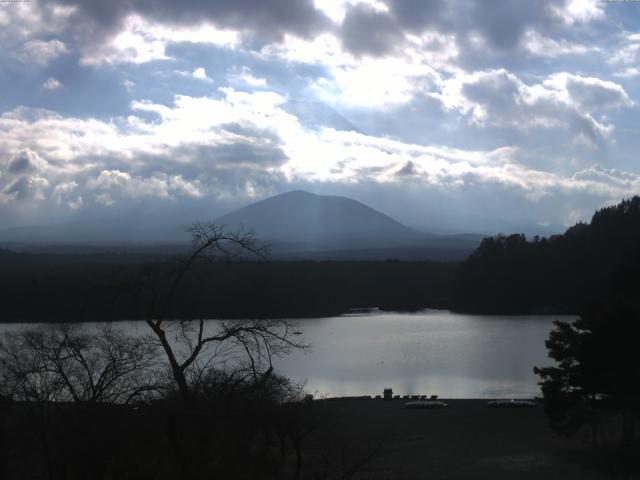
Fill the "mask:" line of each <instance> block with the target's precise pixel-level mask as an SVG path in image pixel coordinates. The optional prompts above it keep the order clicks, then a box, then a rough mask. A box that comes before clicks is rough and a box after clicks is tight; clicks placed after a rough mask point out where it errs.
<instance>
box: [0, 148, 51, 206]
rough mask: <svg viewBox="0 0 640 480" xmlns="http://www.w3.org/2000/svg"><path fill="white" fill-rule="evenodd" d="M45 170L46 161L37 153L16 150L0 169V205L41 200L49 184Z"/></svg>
mask: <svg viewBox="0 0 640 480" xmlns="http://www.w3.org/2000/svg"><path fill="white" fill-rule="evenodd" d="M45 170H46V162H44V161H43V160H42V159H40V158H39V156H38V154H37V153H35V152H33V151H31V150H29V149H23V150H19V151H17V152H16V153H15V154H14V155H13V156H11V157H10V158H9V160H8V161H7V162H6V164H5V166H4V169H2V170H0V205H6V204H8V203H14V202H17V203H25V202H29V201H39V200H43V199H44V198H45V196H44V195H45V190H46V189H47V187H48V186H49V182H48V180H47V179H46V178H44V176H45V175H46V172H45Z"/></svg>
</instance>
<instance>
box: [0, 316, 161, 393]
mask: <svg viewBox="0 0 640 480" xmlns="http://www.w3.org/2000/svg"><path fill="white" fill-rule="evenodd" d="M157 365H158V355H157V349H156V347H155V345H153V343H150V342H149V341H148V339H145V338H141V337H132V336H128V335H126V334H124V333H123V332H122V331H121V330H119V329H117V328H113V326H112V325H111V324H107V325H105V326H104V327H102V328H100V329H98V331H96V332H90V331H88V330H87V329H82V328H81V327H79V326H77V325H69V324H49V325H43V326H40V327H36V328H28V329H23V330H20V331H18V332H10V333H7V334H5V338H4V340H3V341H2V342H1V343H0V374H1V377H2V378H1V382H0V395H3V396H6V397H8V398H13V399H17V400H24V401H63V402H64V401H73V402H106V403H125V404H126V403H130V402H132V401H135V400H140V399H142V398H145V397H147V396H149V395H151V394H152V393H154V392H157V391H158V389H160V381H159V379H158V377H157V375H156V373H155V372H157V371H158V369H157Z"/></svg>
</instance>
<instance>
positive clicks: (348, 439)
mask: <svg viewBox="0 0 640 480" xmlns="http://www.w3.org/2000/svg"><path fill="white" fill-rule="evenodd" d="M444 401H446V402H447V403H448V404H449V406H448V407H447V408H445V409H437V410H409V409H407V408H406V407H405V406H404V403H405V402H404V401H403V400H394V401H391V402H385V401H383V400H335V399H334V400H323V401H319V402H318V403H319V404H322V406H321V409H322V410H324V411H325V413H326V421H325V422H323V423H321V426H320V427H319V428H318V429H317V430H316V431H314V432H313V433H312V434H311V436H310V437H309V438H308V440H307V442H309V443H308V445H309V446H311V445H314V444H315V445H316V448H317V451H316V453H317V454H318V455H319V456H321V457H323V458H325V459H330V460H325V461H327V462H328V461H332V462H334V465H333V468H338V469H340V468H342V469H344V470H346V471H348V470H352V471H356V472H357V473H355V475H354V476H353V477H352V478H362V479H364V478H367V479H392V478H394V479H395V478H400V479H463V478H465V479H466V478H491V479H556V478H557V479H565V480H570V479H600V478H608V477H607V476H606V475H604V474H603V473H602V472H599V471H598V470H596V469H595V468H594V466H593V458H592V457H593V455H592V454H591V451H590V447H589V442H588V440H586V439H571V440H567V439H566V438H563V437H559V436H557V435H555V434H554V433H553V432H552V431H551V430H550V429H549V427H548V424H547V419H546V417H545V414H544V411H543V407H542V405H537V406H535V407H531V408H517V409H515V408H488V407H487V406H486V404H487V401H486V400H444ZM326 445H331V446H332V448H330V449H327V447H326ZM323 448H324V449H327V451H325V452H320V451H319V450H320V449H323ZM313 449H314V448H313V447H312V451H313Z"/></svg>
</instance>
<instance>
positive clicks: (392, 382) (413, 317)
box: [276, 310, 573, 398]
mask: <svg viewBox="0 0 640 480" xmlns="http://www.w3.org/2000/svg"><path fill="white" fill-rule="evenodd" d="M572 318H573V317H562V316H546V315H537V316H479V315H460V314H455V313H451V312H447V311H438V310H431V311H425V312H420V313H414V314H409V313H381V314H375V315H367V316H360V315H358V316H343V317H333V318H324V319H306V320H300V327H301V330H302V331H303V332H304V334H305V338H306V339H307V341H309V342H311V343H312V345H313V349H312V352H311V353H309V354H302V353H295V354H293V355H291V356H289V357H287V358H285V359H282V360H280V361H279V362H278V363H277V364H276V365H277V366H278V367H279V369H280V371H281V372H282V373H284V374H285V375H287V376H289V377H291V378H295V379H305V378H306V379H307V383H306V388H307V390H308V391H310V392H316V391H317V392H318V393H319V394H321V395H322V394H327V395H330V396H340V395H376V394H381V393H382V390H383V388H393V391H394V393H395V394H401V395H404V394H408V395H414V394H426V395H432V394H436V395H439V396H440V397H442V398H522V397H532V396H534V395H538V394H539V387H538V385H537V382H538V380H537V377H536V376H535V375H534V374H533V367H534V366H535V365H537V366H542V365H549V364H550V363H551V360H550V359H549V358H548V357H547V352H546V349H545V345H544V342H545V340H546V338H547V337H548V334H549V330H550V329H551V327H552V321H553V320H554V319H561V320H570V319H572Z"/></svg>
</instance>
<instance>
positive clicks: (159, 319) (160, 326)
mask: <svg viewBox="0 0 640 480" xmlns="http://www.w3.org/2000/svg"><path fill="white" fill-rule="evenodd" d="M190 232H191V235H192V240H193V245H192V249H191V252H190V253H189V254H188V255H187V256H186V257H185V258H184V259H183V260H181V261H180V262H179V263H178V265H177V266H175V267H174V268H171V269H169V270H168V271H167V272H165V276H164V278H162V279H161V281H160V284H161V285H163V286H162V287H158V278H157V276H155V275H154V274H153V273H151V272H147V273H146V275H145V277H144V278H143V280H142V282H140V283H139V285H137V287H136V289H135V293H134V294H135V295H136V296H137V298H139V299H140V300H141V301H144V302H145V303H147V312H148V314H147V318H146V319H145V322H146V324H147V325H148V326H149V328H150V329H151V331H152V332H153V334H154V336H155V338H156V339H157V341H158V342H159V344H160V346H161V348H162V350H163V351H164V353H165V355H166V357H167V361H168V363H169V367H170V370H171V375H172V376H173V379H174V381H175V384H176V386H177V388H178V391H179V393H180V396H181V398H182V399H183V401H189V400H190V398H191V396H192V392H193V387H194V386H195V385H197V384H198V382H199V381H200V379H201V378H202V376H203V374H204V373H205V372H207V371H208V370H210V369H226V370H228V371H229V374H228V375H227V380H228V381H232V382H237V384H238V385H246V382H247V380H248V379H250V380H252V382H253V384H259V383H260V382H261V381H264V379H266V378H267V377H268V376H269V375H271V373H272V371H273V366H272V363H271V361H272V358H273V357H278V356H283V355H286V354H288V353H289V352H290V351H291V350H293V349H304V348H306V345H304V344H303V343H301V342H300V341H298V340H297V338H298V337H299V336H300V334H301V333H300V332H299V331H298V330H296V329H295V328H294V325H293V324H292V322H290V321H287V320H233V321H220V322H209V323H208V322H206V321H205V318H202V315H197V314H196V315H194V317H191V318H187V319H180V320H175V319H172V318H171V311H172V305H173V303H174V301H175V299H176V297H177V296H178V295H179V293H180V291H181V289H182V288H183V286H184V283H185V279H186V278H187V277H191V278H192V279H195V283H196V284H199V285H203V284H204V282H203V281H201V280H202V279H201V278H199V272H198V269H197V266H198V263H200V262H215V261H218V260H225V261H229V260H232V259H236V258H239V257H242V256H247V255H250V256H254V257H258V258H264V257H265V255H266V252H267V247H266V246H265V245H263V244H261V243H259V242H258V241H257V239H256V237H255V234H254V232H253V231H246V230H244V229H240V230H237V231H230V230H228V229H226V228H225V227H224V226H223V225H220V224H218V223H196V224H194V225H193V226H192V227H191V229H190ZM195 295H196V296H197V295H215V292H207V291H206V290H205V291H198V292H196V294H195ZM197 301H198V300H197V298H196V297H194V298H193V302H194V305H195V304H197ZM247 301H251V298H247ZM195 310H196V311H197V308H195Z"/></svg>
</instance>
